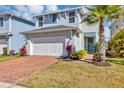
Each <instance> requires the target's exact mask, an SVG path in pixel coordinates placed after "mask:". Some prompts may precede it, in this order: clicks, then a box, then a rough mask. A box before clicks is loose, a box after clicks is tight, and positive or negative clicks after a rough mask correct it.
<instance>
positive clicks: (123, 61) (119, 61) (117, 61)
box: [106, 57, 124, 65]
mask: <svg viewBox="0 0 124 93" xmlns="http://www.w3.org/2000/svg"><path fill="white" fill-rule="evenodd" d="M106 61H109V62H111V63H114V64H119V65H124V58H111V57H108V58H106Z"/></svg>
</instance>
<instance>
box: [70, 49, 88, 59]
mask: <svg viewBox="0 0 124 93" xmlns="http://www.w3.org/2000/svg"><path fill="white" fill-rule="evenodd" d="M86 54H87V51H85V50H79V51H77V52H76V53H74V54H72V55H71V58H72V59H78V60H79V59H82V58H83V57H84V56H85V55H86Z"/></svg>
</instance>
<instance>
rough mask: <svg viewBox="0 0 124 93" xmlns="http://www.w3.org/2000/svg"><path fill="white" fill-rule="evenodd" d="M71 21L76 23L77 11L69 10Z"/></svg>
mask: <svg viewBox="0 0 124 93" xmlns="http://www.w3.org/2000/svg"><path fill="white" fill-rule="evenodd" d="M69 23H75V11H70V12H69Z"/></svg>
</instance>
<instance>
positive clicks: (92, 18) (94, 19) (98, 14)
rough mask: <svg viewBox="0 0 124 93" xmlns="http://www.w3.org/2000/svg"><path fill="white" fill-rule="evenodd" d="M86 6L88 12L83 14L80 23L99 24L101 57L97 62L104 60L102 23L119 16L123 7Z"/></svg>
mask: <svg viewBox="0 0 124 93" xmlns="http://www.w3.org/2000/svg"><path fill="white" fill-rule="evenodd" d="M86 8H87V9H88V13H86V14H84V16H83V20H82V22H81V23H83V22H85V23H87V24H89V25H92V24H96V23H97V24H99V54H100V59H101V60H99V62H105V41H104V24H105V23H107V22H111V21H112V20H113V19H117V18H120V17H121V16H122V10H123V8H122V7H121V6H119V5H96V6H92V7H90V8H88V7H86Z"/></svg>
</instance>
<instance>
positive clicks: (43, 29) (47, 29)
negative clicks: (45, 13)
mask: <svg viewBox="0 0 124 93" xmlns="http://www.w3.org/2000/svg"><path fill="white" fill-rule="evenodd" d="M64 30H67V31H68V30H75V31H76V30H79V28H78V27H74V26H66V25H56V26H47V27H40V28H36V29H33V30H30V31H25V32H21V33H20V34H31V33H45V32H59V31H64Z"/></svg>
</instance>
